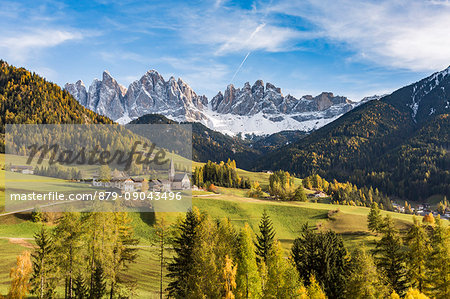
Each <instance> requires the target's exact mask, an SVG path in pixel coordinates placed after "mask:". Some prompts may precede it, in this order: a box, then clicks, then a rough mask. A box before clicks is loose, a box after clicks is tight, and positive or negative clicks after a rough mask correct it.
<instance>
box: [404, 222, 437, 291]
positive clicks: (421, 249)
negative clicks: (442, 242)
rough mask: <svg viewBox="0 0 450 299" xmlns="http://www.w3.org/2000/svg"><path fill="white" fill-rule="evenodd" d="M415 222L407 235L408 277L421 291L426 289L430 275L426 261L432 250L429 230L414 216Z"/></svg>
mask: <svg viewBox="0 0 450 299" xmlns="http://www.w3.org/2000/svg"><path fill="white" fill-rule="evenodd" d="M413 220H414V224H413V225H412V226H411V228H410V229H409V230H408V233H407V234H406V237H405V243H406V245H407V259H408V263H407V267H408V278H409V281H410V282H411V284H412V286H413V287H414V288H417V289H418V290H419V291H420V292H423V291H424V290H425V289H426V286H425V282H426V279H427V277H428V274H427V272H428V271H427V270H428V269H427V267H426V262H427V259H428V258H429V254H430V252H431V247H430V244H429V240H428V235H427V232H426V231H425V228H424V227H423V226H422V224H421V223H420V222H419V220H418V219H417V218H416V217H415V216H414V219H413Z"/></svg>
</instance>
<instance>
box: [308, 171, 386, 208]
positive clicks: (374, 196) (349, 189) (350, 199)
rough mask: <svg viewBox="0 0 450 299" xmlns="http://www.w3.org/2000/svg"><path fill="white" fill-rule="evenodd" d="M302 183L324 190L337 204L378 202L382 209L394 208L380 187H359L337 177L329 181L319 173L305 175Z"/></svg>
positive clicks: (363, 204) (311, 187) (360, 204)
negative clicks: (340, 180)
mask: <svg viewBox="0 0 450 299" xmlns="http://www.w3.org/2000/svg"><path fill="white" fill-rule="evenodd" d="M302 183H303V186H304V187H305V188H307V189H315V190H320V191H324V192H325V193H326V194H327V195H329V196H330V197H331V200H332V202H333V203H335V204H343V205H356V206H365V207H370V206H371V205H372V203H373V202H376V203H378V204H379V207H380V208H381V209H384V210H388V211H392V210H393V206H392V202H391V200H390V199H389V197H388V196H387V195H385V194H383V193H382V192H380V191H379V190H378V188H375V190H374V189H373V188H372V187H369V188H367V187H365V186H364V187H362V188H358V187H357V186H356V185H355V184H352V183H350V182H348V181H347V182H345V183H341V182H338V181H337V180H336V179H334V180H333V181H332V182H328V181H327V180H326V179H324V178H322V177H321V176H320V175H318V174H313V175H310V176H307V177H305V178H304V179H303V180H302Z"/></svg>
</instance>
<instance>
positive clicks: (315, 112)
mask: <svg viewBox="0 0 450 299" xmlns="http://www.w3.org/2000/svg"><path fill="white" fill-rule="evenodd" d="M65 89H66V90H67V91H68V92H69V93H70V94H72V95H73V97H74V98H75V99H77V100H78V101H79V102H80V103H81V104H82V105H83V106H85V107H87V108H89V109H91V110H92V111H94V112H97V113H99V114H102V115H105V116H108V117H110V118H111V119H113V120H115V121H116V122H119V123H128V122H130V121H131V120H133V119H136V118H138V117H140V116H143V115H146V114H151V113H153V114H161V115H164V116H166V117H168V118H170V119H173V120H176V121H190V122H200V123H203V124H204V125H206V126H207V127H209V128H211V129H214V130H218V131H221V132H224V133H228V134H231V135H235V134H238V133H243V134H256V135H264V134H272V133H276V132H279V131H284V130H302V131H311V130H315V129H317V128H319V127H321V126H323V125H325V124H327V123H329V122H331V121H333V120H334V119H336V118H337V117H339V116H341V115H342V114H344V113H346V112H348V111H350V110H351V109H353V108H354V107H355V106H357V105H358V104H359V103H355V102H352V101H351V100H349V99H348V98H346V97H342V96H335V95H334V94H333V93H331V92H323V93H321V94H320V95H318V96H316V97H313V96H311V95H306V96H303V97H301V98H299V99H297V98H295V97H293V96H291V95H286V96H284V95H283V93H282V92H281V88H279V87H276V86H274V85H273V84H271V83H269V82H267V83H266V84H265V85H264V83H263V81H262V80H257V81H256V82H255V83H254V84H253V85H250V83H248V82H247V83H245V84H244V86H243V87H242V88H235V87H234V86H233V85H232V84H230V85H229V86H228V87H227V89H226V90H225V91H224V92H223V93H222V92H219V93H218V94H217V95H216V96H214V97H213V98H212V99H211V100H210V101H208V99H207V97H206V96H204V95H202V96H200V95H197V94H196V93H195V92H194V90H193V89H192V88H191V87H190V86H189V85H188V84H186V83H185V82H184V81H183V80H182V79H180V78H179V79H175V78H174V77H170V78H169V80H167V81H165V80H164V78H163V77H162V76H161V75H160V74H159V73H158V72H157V71H155V70H150V71H148V72H147V73H145V74H144V75H143V76H142V77H141V78H140V79H139V80H136V81H134V82H132V83H131V84H130V86H129V87H128V88H125V87H124V86H122V85H120V84H119V83H118V82H117V81H116V80H115V79H114V78H113V77H112V76H111V75H110V74H109V72H107V71H105V72H104V73H103V77H102V80H98V79H95V80H94V81H93V82H92V84H91V85H90V87H89V89H88V91H86V86H85V85H84V83H83V82H82V81H81V80H79V81H77V82H76V83H73V84H71V83H67V84H66V85H65Z"/></svg>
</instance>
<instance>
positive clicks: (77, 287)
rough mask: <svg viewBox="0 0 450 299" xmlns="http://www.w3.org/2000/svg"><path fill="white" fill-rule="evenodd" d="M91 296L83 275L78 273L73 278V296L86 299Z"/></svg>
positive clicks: (76, 298)
mask: <svg viewBox="0 0 450 299" xmlns="http://www.w3.org/2000/svg"><path fill="white" fill-rule="evenodd" d="M88 297H89V290H88V288H87V286H86V281H85V279H84V278H83V276H82V275H81V274H80V273H78V274H77V275H76V276H75V278H74V280H73V298H75V299H85V298H88Z"/></svg>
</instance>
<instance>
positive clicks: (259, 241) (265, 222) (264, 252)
mask: <svg viewBox="0 0 450 299" xmlns="http://www.w3.org/2000/svg"><path fill="white" fill-rule="evenodd" d="M259 232H260V234H257V235H256V242H255V246H256V255H257V259H258V260H259V261H263V262H266V261H267V257H268V256H269V251H270V250H271V247H272V246H273V242H274V239H275V230H274V229H273V224H272V220H271V219H270V217H269V215H267V211H266V210H264V211H263V214H262V217H261V221H260V222H259Z"/></svg>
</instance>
